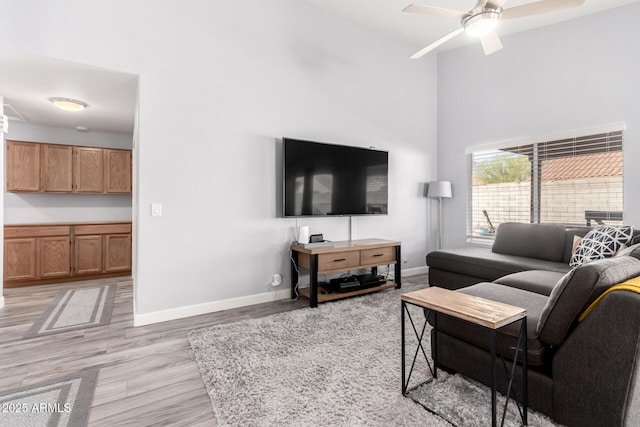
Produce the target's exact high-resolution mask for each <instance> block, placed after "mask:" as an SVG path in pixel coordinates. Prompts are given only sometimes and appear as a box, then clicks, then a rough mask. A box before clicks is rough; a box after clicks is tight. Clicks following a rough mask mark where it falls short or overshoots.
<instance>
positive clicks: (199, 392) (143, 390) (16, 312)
mask: <svg viewBox="0 0 640 427" xmlns="http://www.w3.org/2000/svg"><path fill="white" fill-rule="evenodd" d="M426 280H427V279H426V275H419V276H412V277H407V278H406V279H405V282H416V283H418V282H421V283H426ZM101 283H117V285H118V287H117V293H116V298H115V304H114V308H113V316H112V320H111V324H110V325H107V326H100V327H96V328H91V329H86V330H79V331H71V332H65V333H60V334H54V335H49V336H45V337H39V338H32V339H28V340H23V339H22V336H23V335H24V334H25V333H26V332H27V331H28V330H29V328H30V327H31V325H32V324H33V322H34V321H35V320H36V319H38V317H39V316H40V315H41V314H42V312H43V311H44V310H45V308H46V307H47V305H48V304H49V303H50V302H51V301H52V300H53V298H54V297H55V296H56V295H57V294H58V293H59V292H60V291H62V290H67V289H71V288H77V287H81V286H86V287H90V286H95V285H96V284H101ZM4 294H5V307H4V308H2V309H0V372H2V375H0V391H4V390H8V389H11V388H14V387H20V386H25V385H29V384H34V383H38V382H40V381H44V380H47V379H52V378H56V377H61V376H64V375H67V374H71V373H74V372H77V371H79V370H81V369H85V368H98V369H100V374H99V377H98V383H97V386H96V391H95V396H94V400H93V407H92V409H91V414H90V418H89V425H90V426H110V427H111V426H159V425H165V426H215V425H216V422H215V417H214V415H213V412H212V409H211V402H210V401H209V397H208V395H207V393H206V390H205V388H204V385H203V384H202V380H201V378H200V373H199V372H198V366H197V364H196V362H195V360H194V357H193V353H192V352H191V347H190V345H189V341H188V340H187V334H188V333H189V331H190V330H192V329H196V328H200V327H206V326H210V325H214V324H220V323H228V322H233V321H238V320H241V319H245V318H251V317H262V316H266V315H269V314H273V313H279V312H284V311H289V310H295V309H298V308H302V307H306V306H307V304H308V301H307V300H306V299H304V298H301V299H300V300H298V301H292V300H283V301H277V302H272V303H265V304H259V305H254V306H250V307H242V308H237V309H233V310H227V311H222V312H217V313H210V314H206V315H202V316H196V317H190V318H187V319H180V320H175V321H170V322H163V323H158V324H154V325H148V326H141V327H137V328H134V327H133V302H132V301H133V286H132V282H131V280H130V279H128V278H124V279H123V278H112V279H101V280H95V281H87V282H75V283H67V284H56V285H43V286H29V287H22V288H10V289H5V290H4Z"/></svg>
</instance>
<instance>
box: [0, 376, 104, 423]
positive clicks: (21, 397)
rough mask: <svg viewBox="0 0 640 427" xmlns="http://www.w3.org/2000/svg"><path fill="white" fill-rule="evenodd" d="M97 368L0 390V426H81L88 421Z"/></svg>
mask: <svg viewBox="0 0 640 427" xmlns="http://www.w3.org/2000/svg"><path fill="white" fill-rule="evenodd" d="M97 379H98V370H97V369H92V370H86V371H82V372H79V373H77V374H75V375H70V376H67V377H63V378H56V379H54V380H50V381H46V382H43V383H39V384H34V385H31V386H27V387H21V388H17V389H13V390H9V391H6V392H0V410H1V411H2V413H1V414H0V425H2V426H3V427H26V426H29V427H36V426H46V427H65V426H69V427H81V426H86V425H87V421H88V420H89V411H90V410H91V404H92V402H93V392H94V390H95V387H96V381H97Z"/></svg>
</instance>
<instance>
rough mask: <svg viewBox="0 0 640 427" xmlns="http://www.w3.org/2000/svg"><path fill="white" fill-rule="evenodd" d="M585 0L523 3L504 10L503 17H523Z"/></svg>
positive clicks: (574, 4)
mask: <svg viewBox="0 0 640 427" xmlns="http://www.w3.org/2000/svg"><path fill="white" fill-rule="evenodd" d="M584 1H585V0H541V1H537V2H534V3H529V4H523V5H522V6H515V7H510V8H509V9H505V10H503V11H502V14H501V18H502V19H513V18H523V17H525V16H530V15H538V14H541V13H548V12H555V11H556V10H562V9H569V8H571V7H578V6H580V5H582V4H583V3H584Z"/></svg>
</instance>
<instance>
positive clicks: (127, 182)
mask: <svg viewBox="0 0 640 427" xmlns="http://www.w3.org/2000/svg"><path fill="white" fill-rule="evenodd" d="M104 162H105V165H106V167H105V181H106V191H105V192H106V193H125V194H126V193H131V169H132V167H131V151H130V150H113V149H106V148H105V149H104Z"/></svg>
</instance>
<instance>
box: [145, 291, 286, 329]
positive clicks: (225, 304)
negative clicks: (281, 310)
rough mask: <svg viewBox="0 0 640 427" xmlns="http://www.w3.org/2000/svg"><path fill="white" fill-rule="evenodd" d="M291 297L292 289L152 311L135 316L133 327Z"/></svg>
mask: <svg viewBox="0 0 640 427" xmlns="http://www.w3.org/2000/svg"><path fill="white" fill-rule="evenodd" d="M290 297H291V289H289V288H287V289H279V290H277V291H274V292H264V293H261V294H255V295H247V296H244V297H237V298H229V299H226V300H222V301H211V302H206V303H203V304H194V305H188V306H183V307H176V308H169V309H167V310H159V311H152V312H150V313H142V314H137V313H134V315H133V326H144V325H151V324H154V323H161V322H168V321H170V320H177V319H183V318H185V317H192V316H199V315H201V314H207V313H215V312H216V311H222V310H229V309H232V308H238V307H245V306H248V305H254V304H262V303H264V302H271V301H278V300H282V299H287V298H290Z"/></svg>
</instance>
